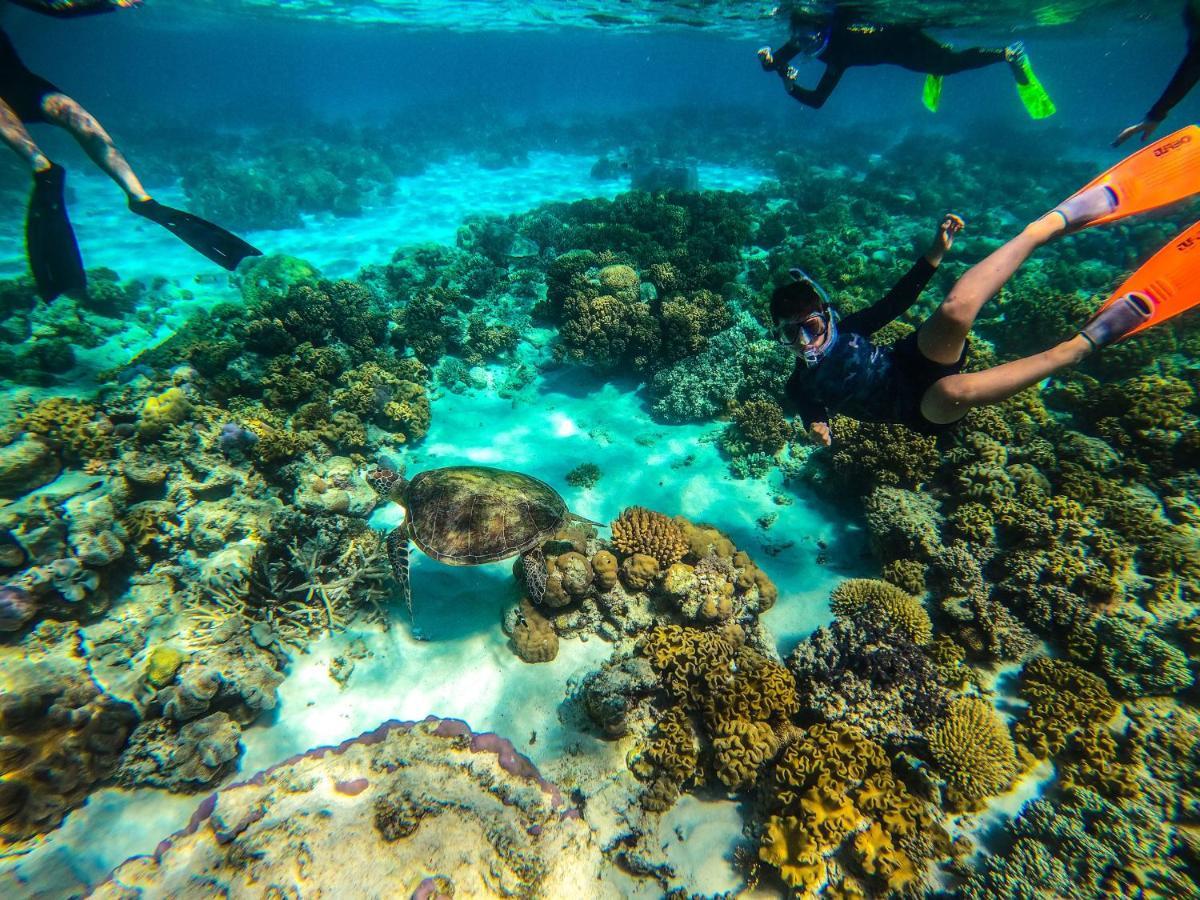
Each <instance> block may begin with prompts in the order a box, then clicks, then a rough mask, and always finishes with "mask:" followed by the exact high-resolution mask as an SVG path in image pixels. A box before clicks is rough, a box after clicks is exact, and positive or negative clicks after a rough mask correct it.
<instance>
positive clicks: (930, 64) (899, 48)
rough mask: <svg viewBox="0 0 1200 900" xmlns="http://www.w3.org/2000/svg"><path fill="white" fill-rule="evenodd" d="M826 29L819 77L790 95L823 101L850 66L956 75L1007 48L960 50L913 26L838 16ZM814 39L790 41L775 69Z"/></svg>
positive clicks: (816, 103) (995, 59) (998, 58)
mask: <svg viewBox="0 0 1200 900" xmlns="http://www.w3.org/2000/svg"><path fill="white" fill-rule="evenodd" d="M822 34H823V37H824V40H825V45H824V47H823V48H822V49H821V50H819V51H818V52H817V54H816V57H815V58H816V59H818V60H820V61H821V62H823V63H825V74H824V75H822V76H821V81H820V82H819V83H818V84H817V86H816V87H815V88H812V89H809V88H803V87H800V86H799V85H797V84H795V83H791V84H790V85H789V87H788V93H789V94H791V95H792V96H793V97H795V98H796V99H797V100H799V101H800V102H801V103H803V104H805V105H806V106H811V107H814V108H820V107H821V106H823V105H824V103H825V101H826V100H827V99H829V95H830V94H832V93H833V89H834V88H836V87H837V85H838V82H839V81H841V80H842V75H843V74H845V71H846V70H847V69H848V68H850V67H851V66H884V65H890V66H900V67H902V68H905V69H911V70H912V71H914V72H924V73H926V74H927V75H954V74H956V73H958V72H966V71H968V70H970V69H982V68H983V67H984V66H991V65H994V64H996V63H1001V62H1004V61H1005V51H1004V49H1003V48H1001V49H999V50H989V49H985V48H981V47H971V48H968V49H966V50H956V49H955V48H953V47H951V46H949V45H948V44H943V43H941V42H939V41H936V40H934V39H933V38H931V37H930V36H929V35H927V34H926V33H925V32H924V31H922V30H921V29H920V28H918V27H916V26H915V25H871V24H867V23H863V22H855V21H853V20H850V19H845V18H841V17H835V18H834V19H833V21H832V22H830V23H829V24H828V25H827V26H826V30H825V31H824V32H823V33H822ZM811 43H812V37H811V35H809V36H806V37H804V38H793V39H792V40H790V41H788V42H787V43H786V44H784V45H783V46H782V47H780V48H779V50H778V51H776V52H775V53H774V54H773V57H774V60H773V63H772V65H771V68H773V69H775V70H777V71H778V72H779V73H780V74H781V75H782V74H784V73H785V72H786V71H787V67H788V63H790V62H791V61H792V60H793V59H794V58H795V57H796V56H797V54H799V53H801V52H802V51H803V50H804V48H805V47H806V46H809V45H811Z"/></svg>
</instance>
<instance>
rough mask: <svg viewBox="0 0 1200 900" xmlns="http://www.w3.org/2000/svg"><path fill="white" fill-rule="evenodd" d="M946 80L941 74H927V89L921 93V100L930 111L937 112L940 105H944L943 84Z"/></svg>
mask: <svg viewBox="0 0 1200 900" xmlns="http://www.w3.org/2000/svg"><path fill="white" fill-rule="evenodd" d="M945 80H946V79H945V78H943V77H942V76H941V75H926V76H925V90H924V92H923V93H922V94H921V102H922V103H924V104H925V108H926V109H927V110H929V111H930V112H937V111H938V107H939V106H941V105H942V84H943V83H944V82H945Z"/></svg>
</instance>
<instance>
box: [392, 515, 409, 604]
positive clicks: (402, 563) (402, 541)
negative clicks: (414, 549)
mask: <svg viewBox="0 0 1200 900" xmlns="http://www.w3.org/2000/svg"><path fill="white" fill-rule="evenodd" d="M387 555H388V561H389V562H390V563H391V564H392V572H394V573H395V575H396V581H398V582H400V590H402V591H403V592H404V605H405V606H407V607H408V617H409V619H411V618H412V586H411V585H410V584H409V580H408V529H407V528H404V527H403V526H402V527H400V528H395V529H393V530H392V532H391V533H390V534H389V535H388V536H387Z"/></svg>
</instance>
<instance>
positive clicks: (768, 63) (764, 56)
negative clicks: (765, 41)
mask: <svg viewBox="0 0 1200 900" xmlns="http://www.w3.org/2000/svg"><path fill="white" fill-rule="evenodd" d="M758 61H759V62H760V63H761V64H762V67H763V69H765V70H766V71H768V72H769V71H771V69H773V68H775V57H774V56H772V55H771V48H770V47H760V48H759V50H758Z"/></svg>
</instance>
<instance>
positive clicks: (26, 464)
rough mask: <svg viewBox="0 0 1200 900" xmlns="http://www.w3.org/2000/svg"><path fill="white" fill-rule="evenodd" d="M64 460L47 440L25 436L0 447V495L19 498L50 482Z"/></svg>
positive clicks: (56, 475)
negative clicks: (45, 441) (50, 446)
mask: <svg viewBox="0 0 1200 900" xmlns="http://www.w3.org/2000/svg"><path fill="white" fill-rule="evenodd" d="M61 471H62V463H60V462H59V461H58V457H57V456H55V455H54V453H53V451H51V449H50V448H49V447H47V446H46V445H45V444H44V443H42V442H41V441H39V440H37V439H36V438H33V437H29V436H24V437H21V438H18V439H17V440H15V441H13V442H12V443H11V444H8V445H6V446H4V447H0V497H7V498H10V499H12V498H15V497H20V496H21V495H22V494H27V493H29V492H30V491H32V490H34V489H35V488H39V487H41V486H42V485H44V484H49V483H50V482H51V481H53V480H54V479H55V478H57V477H58V473H59V472H61Z"/></svg>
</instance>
